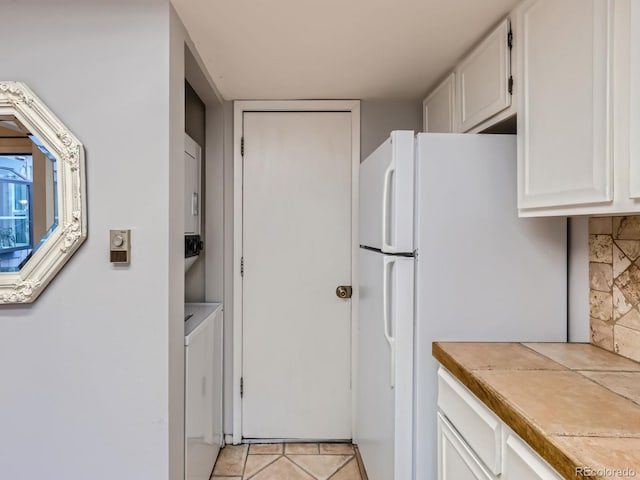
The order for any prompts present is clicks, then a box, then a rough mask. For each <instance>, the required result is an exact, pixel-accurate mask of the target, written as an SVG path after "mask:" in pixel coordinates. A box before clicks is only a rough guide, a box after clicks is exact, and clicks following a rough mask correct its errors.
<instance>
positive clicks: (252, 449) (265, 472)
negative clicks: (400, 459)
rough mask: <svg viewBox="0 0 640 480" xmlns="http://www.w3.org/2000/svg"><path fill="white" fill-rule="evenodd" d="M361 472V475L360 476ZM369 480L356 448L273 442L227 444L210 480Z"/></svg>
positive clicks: (324, 444) (330, 444)
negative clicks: (357, 455)
mask: <svg viewBox="0 0 640 480" xmlns="http://www.w3.org/2000/svg"><path fill="white" fill-rule="evenodd" d="M361 470H362V474H361ZM249 479H251V480H367V477H366V474H365V473H364V469H363V468H362V467H361V465H360V464H359V462H358V458H357V457H356V451H355V449H354V446H353V445H349V444H345V443H286V444H282V443H273V444H251V445H227V446H226V447H225V448H223V449H222V450H221V451H220V454H219V455H218V459H217V461H216V465H215V467H214V469H213V476H212V477H211V480H249Z"/></svg>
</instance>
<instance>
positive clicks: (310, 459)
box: [287, 455, 353, 480]
mask: <svg viewBox="0 0 640 480" xmlns="http://www.w3.org/2000/svg"><path fill="white" fill-rule="evenodd" d="M287 457H288V458H289V459H290V460H292V461H293V463H295V464H296V465H298V466H299V467H302V468H303V469H304V470H305V471H307V472H309V473H311V474H312V475H313V476H314V477H315V478H316V479H317V480H327V479H328V478H329V477H330V476H331V475H333V474H334V473H336V471H337V470H338V469H339V468H340V467H342V466H343V465H344V464H345V463H347V462H348V461H349V460H351V459H352V458H353V455H288V456H287Z"/></svg>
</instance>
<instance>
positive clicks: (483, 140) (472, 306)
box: [415, 134, 567, 479]
mask: <svg viewBox="0 0 640 480" xmlns="http://www.w3.org/2000/svg"><path fill="white" fill-rule="evenodd" d="M417 171H418V173H417V175H418V177H417V179H418V181H417V189H418V191H417V198H418V201H417V204H418V205H419V211H418V212H417V221H416V229H417V232H416V233H417V245H416V246H417V251H418V257H417V262H416V269H417V270H416V271H417V275H416V297H417V310H416V324H415V335H416V347H415V348H416V406H415V420H416V428H417V430H416V444H415V452H416V454H415V461H416V465H415V469H416V470H415V478H416V479H431V478H436V468H435V465H436V461H435V455H436V445H435V440H434V439H435V438H436V415H435V413H436V390H437V381H436V371H437V362H436V361H435V360H434V359H433V358H432V356H431V344H432V342H433V341H479V342H483V341H484V342H506V341H542V342H545V341H554V342H564V341H566V339H567V336H566V335H567V315H566V314H567V309H566V305H567V303H566V302H567V268H566V267H567V250H566V239H567V237H566V219H564V218H557V217H556V218H535V219H531V218H518V212H517V203H516V139H515V137H514V136H507V135H452V134H419V135H418V136H417Z"/></svg>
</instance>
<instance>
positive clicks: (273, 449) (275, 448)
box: [249, 443, 282, 455]
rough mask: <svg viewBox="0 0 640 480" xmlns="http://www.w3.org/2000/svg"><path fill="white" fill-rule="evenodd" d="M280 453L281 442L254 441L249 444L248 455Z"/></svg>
mask: <svg viewBox="0 0 640 480" xmlns="http://www.w3.org/2000/svg"><path fill="white" fill-rule="evenodd" d="M278 454H282V444H281V443H254V444H252V445H249V455H278Z"/></svg>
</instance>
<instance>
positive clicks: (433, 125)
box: [423, 73, 456, 133]
mask: <svg viewBox="0 0 640 480" xmlns="http://www.w3.org/2000/svg"><path fill="white" fill-rule="evenodd" d="M423 106H424V131H425V132H439V133H452V132H455V131H456V130H455V74H454V73H452V74H451V75H449V76H448V77H447V78H446V79H445V80H444V81H443V82H442V83H441V84H440V85H438V87H437V88H436V89H435V90H434V91H433V92H431V94H429V96H428V97H427V98H426V99H425V101H424V102H423Z"/></svg>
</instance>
